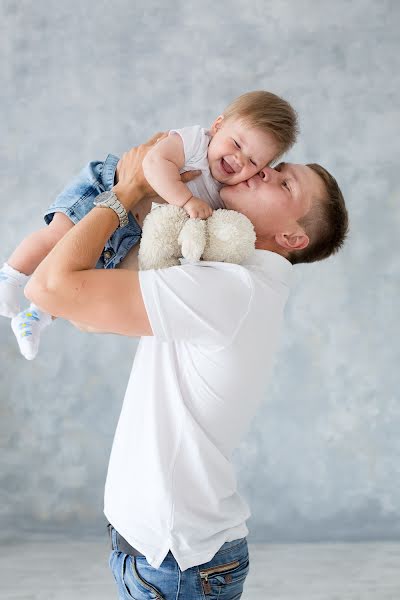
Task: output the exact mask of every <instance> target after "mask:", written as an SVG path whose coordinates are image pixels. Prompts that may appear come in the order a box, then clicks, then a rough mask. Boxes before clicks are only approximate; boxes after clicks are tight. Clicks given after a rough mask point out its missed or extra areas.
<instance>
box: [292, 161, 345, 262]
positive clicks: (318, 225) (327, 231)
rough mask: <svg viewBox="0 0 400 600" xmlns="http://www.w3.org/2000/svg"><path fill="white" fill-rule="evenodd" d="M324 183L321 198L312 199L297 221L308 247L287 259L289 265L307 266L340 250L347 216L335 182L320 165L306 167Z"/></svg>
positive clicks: (341, 196)
mask: <svg viewBox="0 0 400 600" xmlns="http://www.w3.org/2000/svg"><path fill="white" fill-rule="evenodd" d="M307 167H309V168H310V169H312V170H313V171H314V172H315V173H317V175H319V177H320V178H321V179H322V181H323V182H324V187H325V192H326V193H325V194H324V196H323V197H322V198H314V199H313V203H312V205H311V208H310V210H309V211H308V213H307V214H306V215H305V216H304V217H302V218H301V219H299V221H298V223H299V225H300V226H301V227H302V228H303V229H304V231H305V233H306V234H307V235H308V237H309V239H310V243H309V244H308V246H307V247H306V248H304V249H303V250H295V251H293V252H291V253H290V255H289V256H288V257H287V258H288V260H290V262H291V263H292V264H298V263H311V262H315V261H317V260H323V259H324V258H328V257H329V256H331V255H332V254H336V252H338V251H339V250H340V248H341V247H342V246H343V244H344V241H345V239H346V237H347V235H348V230H349V216H348V213H347V208H346V205H345V202H344V198H343V194H342V192H341V190H340V188H339V186H338V184H337V181H336V179H335V178H334V177H333V176H332V175H331V174H330V173H329V172H328V171H327V170H326V169H324V167H321V165H318V164H316V163H311V164H308V165H307Z"/></svg>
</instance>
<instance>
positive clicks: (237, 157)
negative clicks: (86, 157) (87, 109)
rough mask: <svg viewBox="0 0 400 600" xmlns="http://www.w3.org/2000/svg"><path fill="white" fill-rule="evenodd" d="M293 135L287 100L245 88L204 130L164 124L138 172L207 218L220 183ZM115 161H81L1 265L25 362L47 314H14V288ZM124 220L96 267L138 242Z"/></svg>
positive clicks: (7, 310)
mask: <svg viewBox="0 0 400 600" xmlns="http://www.w3.org/2000/svg"><path fill="white" fill-rule="evenodd" d="M296 135H297V118H296V113H295V111H294V110H293V108H292V107H291V106H290V104H288V102H286V101H285V100H283V99H282V98H280V97H278V96H276V95H275V94H272V93H270V92H265V91H255V92H248V93H247V94H243V95H242V96H239V97H238V98H236V99H235V100H234V101H233V102H232V103H231V104H230V105H229V106H228V107H227V108H226V109H225V110H224V111H223V114H221V115H220V116H218V117H217V119H216V120H215V121H214V122H213V124H212V125H211V128H210V129H209V130H206V129H204V128H202V127H200V126H194V127H184V128H183V129H173V130H170V132H169V135H168V137H167V138H164V139H163V140H161V141H160V142H158V144H156V145H155V146H154V147H153V148H152V149H151V150H150V151H149V152H148V154H147V155H146V157H145V159H144V161H143V170H144V174H145V176H146V178H147V180H148V182H149V183H150V185H151V186H152V187H153V189H154V190H155V192H156V193H157V194H158V195H159V196H160V197H161V198H162V199H163V201H165V202H168V203H170V204H174V205H175V206H181V207H183V208H184V209H185V210H186V211H187V213H188V215H189V216H190V217H192V218H201V219H206V218H207V217H209V216H210V215H211V214H212V211H213V209H217V208H224V205H223V203H222V201H221V198H220V196H219V190H220V189H221V187H222V186H224V185H235V184H237V183H240V182H244V181H246V180H247V179H249V178H250V177H252V176H253V175H255V174H256V173H258V172H259V171H261V169H263V168H264V167H265V166H266V165H268V164H270V163H271V162H273V161H275V160H277V159H278V158H279V157H280V156H281V155H282V154H283V153H284V152H286V151H287V150H288V149H289V148H290V147H291V146H292V145H293V143H294V142H295V140H296ZM118 160H119V159H118V157H117V156H114V155H112V154H109V155H108V156H107V158H106V160H105V161H104V162H101V161H92V162H90V163H88V164H87V165H86V167H84V168H83V169H82V170H81V172H80V173H79V175H78V176H77V177H75V179H73V180H72V181H71V182H70V183H69V184H68V185H67V187H66V188H65V189H64V190H63V191H62V192H61V193H60V194H59V196H57V198H56V199H55V201H54V202H53V204H52V205H51V206H49V208H48V209H47V210H46V212H45V213H44V220H45V222H46V224H47V227H45V228H43V229H40V230H39V231H37V232H34V233H33V234H31V235H30V236H28V238H26V239H25V240H23V241H22V242H21V243H20V245H19V246H18V247H17V248H16V250H15V251H14V252H13V254H12V255H11V256H10V258H9V259H8V260H7V262H5V263H4V265H3V267H2V268H1V269H0V315H2V316H4V317H9V318H11V327H12V330H13V332H14V334H15V336H16V338H17V341H18V345H19V348H20V351H21V353H22V355H23V356H24V357H25V358H26V359H27V360H32V359H33V358H35V356H36V354H37V352H38V349H39V342H40V336H41V333H42V331H43V330H44V328H45V327H47V326H48V325H50V324H51V322H52V316H51V315H49V314H47V313H45V312H43V311H42V310H40V308H39V307H37V306H35V305H34V304H31V305H30V306H29V308H28V309H26V310H23V311H22V312H19V311H20V306H19V296H20V293H21V288H22V287H23V286H24V285H25V284H26V282H27V280H28V278H29V276H30V275H31V274H32V273H33V271H34V270H35V269H36V267H37V266H38V265H39V264H40V262H41V261H42V260H43V259H44V258H45V256H47V254H48V253H49V252H50V251H51V249H52V248H53V247H54V246H55V245H56V243H57V242H58V240H59V239H61V237H62V236H63V235H64V234H65V233H66V232H67V231H68V229H70V228H71V227H72V226H73V225H74V224H76V223H77V222H78V221H80V220H81V219H82V218H83V217H84V216H85V215H86V214H87V213H88V212H89V211H90V210H91V209H92V208H93V201H94V200H95V199H96V197H97V196H98V195H99V194H101V193H102V192H104V191H107V190H111V189H112V187H113V186H114V178H115V170H116V167H117V163H118ZM197 170H200V171H201V175H200V176H199V177H197V178H196V179H194V180H193V181H190V182H188V183H183V182H182V181H181V180H180V173H182V172H183V171H197ZM59 213H63V214H61V215H60V214H59ZM66 217H67V218H66ZM128 218H129V222H128V224H127V225H125V226H124V227H122V228H118V229H117V230H116V231H115V232H114V234H113V235H112V236H111V237H110V238H109V240H108V241H107V243H106V246H105V248H104V250H103V252H102V254H101V256H100V258H99V260H98V262H97V264H96V268H104V269H109V268H114V267H115V266H116V265H117V264H118V263H119V262H120V261H121V260H122V259H123V258H124V257H125V256H126V255H127V254H128V252H129V251H130V250H131V248H132V247H133V246H134V245H135V244H137V243H138V242H139V240H140V236H141V228H140V226H139V224H138V223H137V221H136V219H135V217H134V216H133V214H132V213H131V212H129V214H128Z"/></svg>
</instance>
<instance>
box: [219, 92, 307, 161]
mask: <svg viewBox="0 0 400 600" xmlns="http://www.w3.org/2000/svg"><path fill="white" fill-rule="evenodd" d="M223 115H224V118H225V119H232V118H234V119H240V120H242V121H244V122H245V123H246V125H248V126H249V127H254V128H255V129H259V130H261V131H265V132H267V133H272V134H273V135H274V137H275V139H276V142H277V145H278V152H277V154H276V156H275V158H274V160H276V159H277V158H279V157H280V156H281V155H282V154H284V153H285V152H286V151H287V150H289V148H291V147H292V146H293V144H294V143H295V141H296V138H297V134H298V132H299V129H298V123H297V114H296V111H295V110H294V109H293V108H292V106H291V105H290V104H289V102H287V101H286V100H284V99H283V98H280V97H279V96H276V95H275V94H272V92H265V91H263V90H259V91H255V92H247V93H246V94H242V95H241V96H239V97H238V98H236V99H235V100H233V102H231V103H230V104H229V106H227V107H226V108H225V110H224V111H223Z"/></svg>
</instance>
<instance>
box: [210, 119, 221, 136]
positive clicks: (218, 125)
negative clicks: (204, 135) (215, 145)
mask: <svg viewBox="0 0 400 600" xmlns="http://www.w3.org/2000/svg"><path fill="white" fill-rule="evenodd" d="M223 120H224V115H219V116H218V117H217V118H216V119H215V121H214V122H213V124H212V125H211V127H210V131H211V134H212V135H215V134H216V133H217V131H218V129H221V125H222V121H223Z"/></svg>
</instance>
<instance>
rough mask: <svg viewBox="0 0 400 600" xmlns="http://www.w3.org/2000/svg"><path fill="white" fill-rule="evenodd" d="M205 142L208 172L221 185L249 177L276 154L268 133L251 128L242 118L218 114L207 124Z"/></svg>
mask: <svg viewBox="0 0 400 600" xmlns="http://www.w3.org/2000/svg"><path fill="white" fill-rule="evenodd" d="M210 133H211V135H212V136H213V137H212V139H211V141H210V144H209V146H208V155H207V156H208V163H209V165H210V170H211V174H212V176H213V177H214V179H216V180H217V181H219V182H221V183H223V184H225V185H236V184H237V183H240V182H242V181H246V180H247V179H249V178H250V177H253V175H255V174H256V173H258V172H259V171H261V169H263V168H264V167H266V166H267V165H268V164H269V163H270V162H271V161H272V160H273V159H274V158H275V157H276V155H277V153H278V146H277V143H276V141H275V138H274V136H273V135H272V134H270V133H265V132H263V131H259V130H258V129H251V128H249V126H248V125H246V124H245V123H243V122H242V121H239V120H236V119H229V120H226V119H223V118H222V117H218V119H216V120H215V121H214V123H213V125H212V126H211V129H210Z"/></svg>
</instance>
